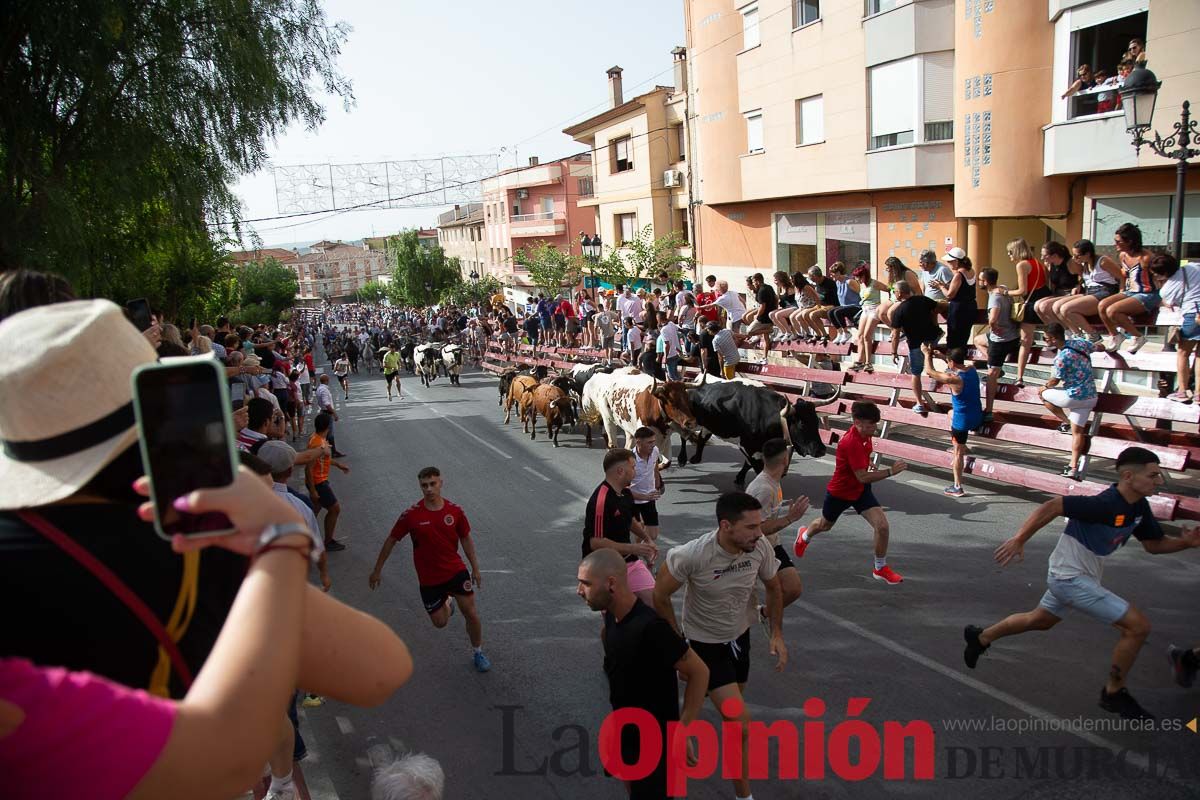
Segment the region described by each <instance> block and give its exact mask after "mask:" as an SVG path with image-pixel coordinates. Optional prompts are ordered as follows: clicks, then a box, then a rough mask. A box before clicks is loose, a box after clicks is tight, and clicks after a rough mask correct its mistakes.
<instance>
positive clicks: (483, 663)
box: [368, 467, 492, 672]
mask: <svg viewBox="0 0 1200 800" xmlns="http://www.w3.org/2000/svg"><path fill="white" fill-rule="evenodd" d="M417 481H418V482H419V483H420V485H421V494H422V495H423V497H422V499H421V500H418V501H417V502H416V503H414V504H413V505H411V506H409V507H408V509H407V510H406V511H405V512H404V513H403V514H401V515H400V518H399V519H398V520H396V524H395V525H393V526H392V532H391V534H390V535H389V536H388V537H387V539H385V540H384V542H383V547H382V548H380V550H379V558H377V559H376V560H375V569H374V570H373V571H372V572H371V577H370V579H369V580H368V585H370V587H371V588H372V589H374V588H375V587H376V586H378V585H379V584H380V582H381V581H382V580H383V577H382V573H383V565H384V564H385V563H386V562H387V560H388V556H390V555H391V554H392V548H393V547H395V546H396V542H398V541H400V540H401V539H403V538H404V537H405V536H410V535H411V536H412V540H413V565H414V566H415V567H416V568H417V583H418V585H419V586H420V589H421V602H422V603H424V604H425V611H426V612H428V614H429V619H430V621H431V622H432V623H433V624H434V627H437V628H444V627H446V623H448V622H449V621H450V617H452V616H453V615H454V600H453V599H451V596H452V595H453V597H455V598H458V606H459V608H461V609H462V612H463V619H464V620H465V621H466V624H467V636H468V637H469V638H470V639H471V646H472V647H474V648H475V655H474V659H475V669H477V670H479V671H480V672H487V671H488V670H489V669H491V668H492V662H491V661H490V660H489V659H488V657H487V656H486V655H484V653H483V624H482V623H481V622H480V620H479V612H478V611H477V610H476V608H475V589H477V588H480V587H481V586H482V585H483V579H482V578H481V577H480V575H479V561H478V560H477V559H476V557H475V542H474V541H472V539H471V524H470V523H469V522H467V515H466V514H464V513H463V510H462V509H461V508H459V507H458V506H457V505H455V504H454V503H451V502H450V501H449V500H447V499H445V498H444V497H442V473H441V470H439V469H438V468H437V467H425V469H423V470H421V471H420V472H418V473H417ZM459 545H461V546H462V551H463V552H464V553H466V556H467V561H469V562H471V571H470V572H467V567H466V565H465V564H463V561H462V558H461V557H460V556H459V555H458V548H459Z"/></svg>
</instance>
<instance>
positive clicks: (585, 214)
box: [480, 153, 594, 303]
mask: <svg viewBox="0 0 1200 800" xmlns="http://www.w3.org/2000/svg"><path fill="white" fill-rule="evenodd" d="M591 180H592V160H591V156H590V155H588V154H586V153H585V154H580V155H573V156H568V157H566V158H562V159H558V160H557V161H551V162H548V163H546V164H542V163H540V162H539V160H538V158H536V157H534V158H530V159H529V166H526V167H517V168H515V169H510V170H505V171H504V172H501V173H500V174H498V175H494V176H492V177H491V178H486V179H484V181H483V228H484V231H483V238H484V241H483V244H484V245H485V246H486V252H485V255H484V263H485V265H486V269H485V270H481V271H480V275H484V274H490V275H495V276H496V277H497V278H498V279H499V280H500V282H501V283H503V284H504V285H505V286H506V290H505V294H506V296H507V299H508V300H509V301H512V302H516V303H524V302H526V301H527V300H528V298H529V296H530V295H531V294H536V293H537V289H536V287H534V286H533V285H532V283H531V282H530V281H529V274H528V271H527V270H524V269H522V268H521V267H520V266H519V265H517V264H516V263H515V262H514V260H513V256H514V254H515V253H516V252H517V251H518V250H520V249H522V248H524V247H532V246H536V245H537V244H539V243H541V242H547V243H548V244H551V245H554V246H555V247H558V248H560V249H562V250H564V251H571V250H572V249H574V250H575V252H578V248H579V238H578V232H579V231H581V230H584V229H585V228H588V227H591V225H592V218H593V216H594V215H593V213H592V212H591V211H590V210H589V211H584V210H581V209H580V208H579V205H578V201H579V199H580V196H581V195H582V194H584V193H585V192H586V193H588V194H590V193H591V191H592V190H591V186H590V184H591ZM481 250H484V248H481Z"/></svg>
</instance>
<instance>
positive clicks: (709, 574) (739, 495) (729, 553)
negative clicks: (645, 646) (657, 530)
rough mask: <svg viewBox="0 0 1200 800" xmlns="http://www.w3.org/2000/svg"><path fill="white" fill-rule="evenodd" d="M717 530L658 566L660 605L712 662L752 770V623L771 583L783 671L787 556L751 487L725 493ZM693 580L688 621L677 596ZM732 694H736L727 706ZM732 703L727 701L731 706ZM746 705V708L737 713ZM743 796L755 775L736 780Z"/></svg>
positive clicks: (716, 687) (713, 680)
mask: <svg viewBox="0 0 1200 800" xmlns="http://www.w3.org/2000/svg"><path fill="white" fill-rule="evenodd" d="M717 524H718V527H717V530H715V531H713V532H712V533H708V534H705V535H704V536H701V537H699V538H697V539H693V540H692V541H690V542H688V543H687V544H684V545H680V546H679V547H676V548H674V549H672V550H671V552H670V553H669V554H668V555H667V559H666V562H665V563H664V564H663V565H662V567H660V568H659V570H658V577H657V579H656V581H655V585H654V610H655V611H657V612H658V615H659V616H660V617H662V618H663V619H665V620H666V621H667V622H669V623H671V627H673V628H675V630H676V631H678V632H679V633H680V634H681V635H682V636H684V637H685V638H686V639H687V640H688V642H689V644H690V645H691V648H692V650H694V651H695V652H696V654H697V655H698V656H700V658H701V659H702V660H703V661H704V663H705V664H707V665H708V670H709V677H708V696H709V698H710V699H711V700H712V702H713V705H714V706H716V708H717V711H718V713H720V714H721V716H722V718H723V719H724V720H726V721H727V722H738V723H740V724H741V731H742V759H743V760H742V774H743V775H748V774H749V747H748V746H747V744H748V741H749V723H750V714H749V712H748V711H747V710H746V707H745V701H744V699H743V694H744V692H745V687H746V681H747V679H748V678H749V676H750V625H751V623H753V622H754V620H755V618H756V617H757V616H758V612H757V610H756V609H755V605H756V603H755V596H756V592H755V589H756V587H757V585H758V581H760V580H761V581H762V582H763V584H764V585H765V586H766V588H767V604H766V605H767V616H768V617H769V619H770V621H771V644H770V651H771V654H772V655H776V656H778V662H777V663H776V665H775V670H776V671H777V672H778V671H782V670H783V668H784V666H785V665H786V664H787V656H788V653H787V645H786V644H784V641H783V590H782V589H781V588H780V585H779V576H778V574H777V573H778V570H779V561H778V560H777V559H776V558H775V553H774V551H773V550H772V548H771V545H770V544H769V543H768V542H767V540H766V538H765V537H764V536H763V535H762V504H761V503H759V502H758V501H757V500H755V499H754V498H753V497H751V496H750V495H748V494H745V493H743V492H730V493H728V494H724V495H722V496H721V498H720V499H719V500H717ZM684 586H686V587H687V589H686V593H685V594H684V598H683V625H682V626H680V625H679V623H678V622H677V621H676V619H675V609H674V607H673V606H672V605H671V596H672V595H673V594H675V592H677V591H679V589H680V587H684ZM725 701H733V702H731V703H730V704H729V705H724V704H725ZM723 706H724V707H723ZM739 709H740V713H730V712H734V711H737V710H739ZM733 788H734V792H735V794H736V796H737V797H743V798H744V797H749V796H750V781H748V780H746V779H744V778H738V779H734V780H733Z"/></svg>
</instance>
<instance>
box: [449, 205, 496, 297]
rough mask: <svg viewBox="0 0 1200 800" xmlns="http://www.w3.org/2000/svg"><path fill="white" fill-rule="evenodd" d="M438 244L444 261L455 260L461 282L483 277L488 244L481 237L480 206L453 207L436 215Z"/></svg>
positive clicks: (481, 215) (481, 208)
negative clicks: (460, 275) (475, 275)
mask: <svg viewBox="0 0 1200 800" xmlns="http://www.w3.org/2000/svg"><path fill="white" fill-rule="evenodd" d="M437 243H438V244H439V245H440V246H441V248H442V250H443V251H444V252H445V253H446V257H447V258H457V259H458V261H459V264H460V266H461V271H462V276H463V278H464V279H467V278H469V277H470V275H471V273H472V272H474V273H475V274H477V275H484V274H486V270H487V262H486V254H487V245H485V244H484V237H483V203H467V204H466V205H462V206H455V207H454V208H452V209H451V210H449V211H447V212H445V213H443V214H439V215H438V226H437Z"/></svg>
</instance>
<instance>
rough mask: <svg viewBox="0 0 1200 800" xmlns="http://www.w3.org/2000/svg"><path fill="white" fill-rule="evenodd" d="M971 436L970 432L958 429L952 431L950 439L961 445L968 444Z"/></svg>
mask: <svg viewBox="0 0 1200 800" xmlns="http://www.w3.org/2000/svg"><path fill="white" fill-rule="evenodd" d="M970 435H971V432H970V431H960V430H958V429H957V428H951V429H950V438H951V439H953V440H954V441H956V442H958V443H959V444H966V443H967V437H968V436H970Z"/></svg>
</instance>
